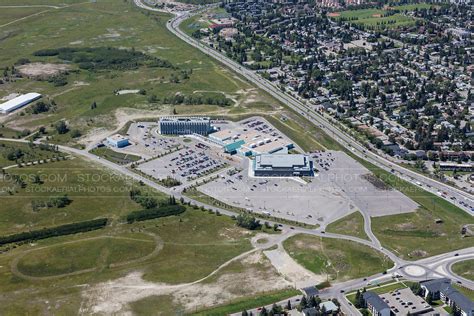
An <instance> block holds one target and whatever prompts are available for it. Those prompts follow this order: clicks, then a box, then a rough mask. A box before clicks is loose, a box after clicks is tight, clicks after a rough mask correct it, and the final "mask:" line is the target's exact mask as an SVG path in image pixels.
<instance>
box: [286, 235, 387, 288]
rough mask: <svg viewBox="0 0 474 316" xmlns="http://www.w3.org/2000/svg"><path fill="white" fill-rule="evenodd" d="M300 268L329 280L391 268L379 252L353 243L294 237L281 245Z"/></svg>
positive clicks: (359, 275)
mask: <svg viewBox="0 0 474 316" xmlns="http://www.w3.org/2000/svg"><path fill="white" fill-rule="evenodd" d="M283 245H284V247H285V249H286V251H287V252H288V253H289V255H290V256H292V257H293V258H294V259H295V260H296V261H297V262H298V263H299V264H301V265H302V266H304V267H305V268H306V269H308V270H310V271H312V272H314V273H316V274H328V275H329V277H330V279H331V280H338V281H343V280H350V279H354V278H360V277H363V276H368V275H372V274H376V273H379V272H383V271H385V270H386V269H388V268H390V267H392V266H393V264H392V263H391V262H390V260H388V259H387V258H384V256H383V255H381V254H380V253H379V252H377V251H375V250H373V249H371V248H368V247H366V246H362V245H360V244H357V243H355V242H351V241H344V240H336V239H330V238H320V237H316V236H310V235H302V234H301V235H296V236H294V237H291V238H289V239H287V240H286V241H285V242H284V243H283Z"/></svg>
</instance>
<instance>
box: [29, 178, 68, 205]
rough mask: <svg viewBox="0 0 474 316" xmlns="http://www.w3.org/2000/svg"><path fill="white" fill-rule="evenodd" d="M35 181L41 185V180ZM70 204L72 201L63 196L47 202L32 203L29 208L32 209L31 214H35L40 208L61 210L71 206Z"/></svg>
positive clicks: (52, 198)
mask: <svg viewBox="0 0 474 316" xmlns="http://www.w3.org/2000/svg"><path fill="white" fill-rule="evenodd" d="M35 179H36V180H35V182H37V183H41V180H40V179H39V178H35ZM71 202H72V200H71V199H70V198H69V197H68V196H67V195H66V194H65V195H63V196H57V197H51V198H50V199H49V200H47V201H32V202H31V208H32V209H33V212H37V211H39V210H40V209H42V208H52V207H57V208H63V207H66V206H68V205H69V204H71Z"/></svg>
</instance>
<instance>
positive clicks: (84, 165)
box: [0, 158, 165, 234]
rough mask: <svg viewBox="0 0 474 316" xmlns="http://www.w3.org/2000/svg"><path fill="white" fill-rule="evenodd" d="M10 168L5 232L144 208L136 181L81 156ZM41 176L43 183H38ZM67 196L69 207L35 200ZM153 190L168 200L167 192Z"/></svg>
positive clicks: (1, 216)
mask: <svg viewBox="0 0 474 316" xmlns="http://www.w3.org/2000/svg"><path fill="white" fill-rule="evenodd" d="M6 172H7V176H6V177H5V178H4V179H3V180H2V181H1V184H2V187H3V189H4V190H3V192H2V207H1V212H0V230H1V231H2V234H8V233H13V232H18V231H22V230H30V229H37V228H41V227H45V226H55V225H60V224H64V223H70V222H74V221H82V220H87V219H93V218H96V217H100V216H104V215H110V216H111V217H112V218H119V217H120V216H123V215H125V214H127V213H129V212H131V211H134V210H138V209H140V206H139V205H138V204H136V203H135V202H133V201H132V200H131V199H130V198H129V190H130V189H131V187H132V186H133V183H131V182H128V181H127V180H125V179H124V178H122V177H121V176H118V175H116V174H112V173H110V172H108V171H107V170H104V169H102V168H99V167H96V166H94V165H92V164H91V163H90V162H87V161H84V160H81V159H79V158H76V159H72V160H66V161H59V162H52V163H47V164H42V165H35V166H31V167H23V168H12V169H8V170H7V171H6ZM14 175H16V176H18V177H20V179H21V180H23V182H24V187H22V185H20V184H18V183H16V182H15V181H14V177H13V176H14ZM36 177H38V178H39V180H40V182H37V181H35V179H36ZM35 182H37V183H35ZM8 191H10V192H11V194H9V193H8ZM64 194H66V195H67V196H68V197H69V199H70V200H71V203H70V204H69V205H67V206H65V207H62V208H58V207H50V208H40V209H38V210H36V211H35V210H34V209H33V206H32V203H33V202H35V201H41V202H45V201H48V200H50V199H51V198H53V197H58V196H63V195H64ZM153 194H154V195H155V196H157V197H158V198H165V196H164V195H163V194H161V193H156V192H154V193H153Z"/></svg>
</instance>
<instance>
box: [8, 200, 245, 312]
mask: <svg viewBox="0 0 474 316" xmlns="http://www.w3.org/2000/svg"><path fill="white" fill-rule="evenodd" d="M110 211H111V212H113V211H114V209H112V208H111V209H110ZM149 235H155V236H157V238H158V239H159V240H160V241H159V242H160V243H161V244H162V246H163V249H162V250H161V251H160V252H159V253H158V254H157V255H154V256H152V257H150V258H147V259H146V260H145V261H140V258H143V256H146V255H147V254H149V253H150V251H151V250H152V248H153V247H154V246H155V243H153V242H151V241H152V240H153V239H152V238H151V237H150V236H149ZM252 236H253V234H252V233H250V232H248V231H246V230H243V229H240V228H238V227H236V226H235V223H234V221H233V220H231V219H230V218H229V217H224V216H216V215H213V214H209V213H207V212H201V211H193V210H188V211H186V212H185V213H183V214H182V215H180V216H172V217H167V218H161V219H156V220H149V221H145V222H140V223H135V224H113V225H111V226H108V227H106V228H105V229H102V230H98V231H94V232H88V233H83V234H77V235H72V236H64V237H57V238H50V239H45V240H40V241H38V242H37V243H35V244H31V245H23V246H20V247H17V248H15V249H11V250H10V251H9V252H7V253H4V254H2V255H0V292H1V293H2V297H0V314H2V315H19V314H45V313H46V314H51V313H54V314H60V315H65V314H68V315H70V314H77V313H78V310H79V307H80V306H83V307H84V306H85V305H84V304H85V302H84V301H83V297H82V290H83V287H81V286H78V285H81V284H89V286H94V284H97V283H98V282H105V281H107V280H111V279H112V280H113V279H116V278H119V277H123V276H125V275H127V274H129V273H130V272H134V271H141V272H143V273H144V278H145V279H146V280H148V281H156V282H167V283H172V284H177V283H183V282H189V281H194V280H197V279H200V278H202V277H205V276H206V275H208V274H209V273H210V272H212V271H213V270H214V269H216V268H217V267H218V266H219V265H221V264H222V263H224V262H225V261H227V260H229V259H230V258H233V257H235V256H237V255H238V254H240V253H242V252H244V251H246V250H249V249H250V248H251V246H250V242H249V238H250V237H252ZM40 249H41V250H40ZM15 260H18V265H17V266H18V270H19V271H20V272H22V273H25V274H27V276H30V275H31V276H43V277H45V278H43V279H40V280H34V281H33V280H29V279H25V278H23V277H21V276H19V275H18V274H17V273H15V272H14V270H12V269H11V265H12V262H13V261H15ZM124 262H125V264H124V265H121V266H113V265H112V264H114V263H115V264H117V263H124ZM94 267H95V268H96V269H95V270H94V271H90V272H85V273H81V274H78V275H69V276H67V277H60V278H50V279H48V276H55V275H58V274H59V275H61V274H62V273H70V272H74V271H80V270H83V269H88V268H94ZM26 293H28V295H27V296H26V295H25V294H26ZM148 300H149V301H150V302H151V303H153V299H152V298H149V299H148ZM163 302H168V303H167V304H171V303H170V301H169V300H164V301H163ZM134 306H135V307H133V309H135V308H136V306H137V305H136V304H134ZM159 310H160V311H161V308H160V309H159ZM163 311H164V314H166V306H164V307H163Z"/></svg>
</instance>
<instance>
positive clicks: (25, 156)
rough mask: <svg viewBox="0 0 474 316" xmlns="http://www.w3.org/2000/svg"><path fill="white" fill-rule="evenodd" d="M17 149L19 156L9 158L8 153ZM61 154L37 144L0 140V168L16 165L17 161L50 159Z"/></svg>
mask: <svg viewBox="0 0 474 316" xmlns="http://www.w3.org/2000/svg"><path fill="white" fill-rule="evenodd" d="M17 150H20V151H21V155H20V158H18V159H15V160H10V159H9V158H13V157H9V154H10V153H13V152H15V151H17ZM60 155H63V154H62V153H59V152H56V151H54V150H47V149H41V148H40V147H39V146H37V145H34V144H26V143H17V142H10V141H0V168H3V167H7V166H12V165H16V164H17V163H18V162H25V163H26V162H30V161H38V160H42V159H50V158H53V157H58V156H60Z"/></svg>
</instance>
